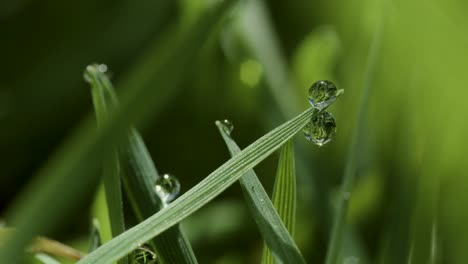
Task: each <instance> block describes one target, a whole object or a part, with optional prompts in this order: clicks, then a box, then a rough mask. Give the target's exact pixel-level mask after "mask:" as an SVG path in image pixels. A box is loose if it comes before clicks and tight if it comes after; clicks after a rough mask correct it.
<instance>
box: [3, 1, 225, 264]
mask: <svg viewBox="0 0 468 264" xmlns="http://www.w3.org/2000/svg"><path fill="white" fill-rule="evenodd" d="M231 4H232V1H224V2H222V3H221V4H219V5H217V6H216V7H215V8H213V9H212V10H209V12H207V14H206V15H204V16H202V17H201V18H200V21H198V22H197V23H195V24H194V25H193V27H191V28H190V29H188V30H187V31H186V33H185V34H182V35H181V37H180V39H179V40H178V41H177V42H175V43H176V44H174V45H172V46H171V47H170V50H168V51H167V54H168V55H167V56H166V57H165V58H164V59H163V60H162V61H161V63H160V64H159V65H158V66H157V67H155V68H154V72H155V74H154V76H158V78H159V80H158V82H157V83H159V85H160V86H159V87H157V89H155V88H154V87H148V86H144V87H132V88H133V89H128V90H126V91H125V93H124V94H123V95H122V97H121V98H122V101H121V102H122V103H121V105H120V107H119V109H117V110H116V111H115V113H114V114H113V115H111V116H110V118H109V120H108V122H105V124H103V126H102V128H101V129H100V130H99V131H98V132H97V133H96V130H95V124H94V123H93V121H92V118H91V117H88V118H87V119H86V121H85V122H84V123H83V124H82V125H81V126H80V127H79V128H78V129H77V131H76V133H75V134H74V135H73V136H72V137H71V138H69V139H68V140H67V142H65V144H64V146H63V147H62V148H60V149H59V151H58V152H57V153H56V154H55V155H54V156H53V157H52V159H51V160H50V161H49V162H48V163H47V164H46V165H45V167H43V168H42V169H41V170H40V171H39V172H38V174H37V175H36V177H35V178H34V180H33V181H32V182H31V183H30V184H29V185H28V186H27V188H26V189H25V190H24V191H23V193H22V194H21V195H20V196H19V198H18V199H17V200H16V201H15V202H14V203H13V205H12V207H10V208H9V210H8V211H7V220H8V221H9V222H10V223H12V224H14V225H15V226H16V227H17V230H18V232H17V233H15V235H14V236H12V237H9V238H7V241H5V244H4V246H2V247H1V248H0V263H15V261H16V259H18V258H19V257H20V256H21V253H22V250H23V248H24V247H25V245H27V243H28V242H29V241H30V240H31V239H32V237H33V236H34V235H36V234H39V233H46V232H47V231H48V230H51V229H52V228H53V226H54V225H55V224H57V223H58V222H59V221H60V220H61V219H62V218H63V217H64V216H65V215H64V214H62V212H64V211H66V210H69V208H73V206H74V205H75V204H76V203H77V202H78V201H79V200H80V199H81V197H82V195H83V193H85V192H86V191H88V190H90V189H91V188H93V187H95V186H96V185H97V181H98V179H96V178H95V177H94V175H95V173H96V172H97V170H98V168H99V165H100V157H103V156H107V155H109V153H111V151H112V147H113V146H114V145H115V143H116V142H118V141H119V140H121V139H123V138H124V137H125V135H126V131H125V129H126V128H128V127H129V126H130V124H132V123H133V124H140V123H141V122H143V121H144V120H147V119H148V118H149V117H150V116H151V115H152V114H153V113H155V112H157V111H158V110H159V109H160V108H159V107H161V106H160V105H158V104H157V102H159V101H160V100H163V98H164V96H165V95H166V94H168V93H169V91H171V90H173V89H174V87H175V86H176V85H177V84H178V83H179V82H180V80H182V79H183V76H184V73H186V72H187V71H188V70H189V67H186V65H187V64H189V65H190V62H192V60H193V59H194V58H195V56H196V55H197V53H198V52H199V50H200V48H201V47H202V44H203V42H204V40H206V39H207V37H208V36H209V34H210V32H211V30H212V28H213V26H214V25H216V24H217V22H219V20H220V19H221V18H222V17H223V15H224V14H225V12H226V10H227V9H228V8H229V7H230V6H231ZM44 210H46V212H47V213H44ZM32 219H34V223H32V222H31V221H32Z"/></svg>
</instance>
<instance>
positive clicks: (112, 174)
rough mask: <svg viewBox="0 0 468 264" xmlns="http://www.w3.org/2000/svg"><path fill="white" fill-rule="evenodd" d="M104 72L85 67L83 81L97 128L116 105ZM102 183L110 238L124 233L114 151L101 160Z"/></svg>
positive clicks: (121, 261) (118, 170)
mask: <svg viewBox="0 0 468 264" xmlns="http://www.w3.org/2000/svg"><path fill="white" fill-rule="evenodd" d="M106 70H107V66H105V65H90V66H88V67H86V70H85V74H84V76H85V80H86V81H87V82H88V83H89V84H90V85H91V95H92V98H93V104H94V110H95V112H96V119H97V123H98V126H100V125H101V124H102V123H105V122H106V120H107V119H108V118H109V115H110V113H112V108H114V107H116V105H115V104H116V103H117V102H116V101H117V99H116V98H115V96H114V97H112V96H108V94H106V93H105V90H109V89H113V87H112V84H111V82H110V81H109V79H108V78H107V77H106V76H105V74H104V72H105V71H106ZM109 102H112V103H109ZM102 181H103V183H104V190H105V194H106V205H107V209H108V216H109V221H110V227H111V233H112V237H115V236H117V235H119V234H121V233H123V232H124V231H125V222H124V214H123V202H122V184H121V179H120V167H119V160H118V156H117V151H116V150H114V151H113V152H112V153H110V155H109V157H105V158H104V160H103V172H102ZM127 262H128V261H127V259H126V258H124V259H122V260H120V261H119V263H121V264H125V263H127Z"/></svg>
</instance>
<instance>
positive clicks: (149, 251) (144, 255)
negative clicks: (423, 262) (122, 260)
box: [132, 244, 157, 264]
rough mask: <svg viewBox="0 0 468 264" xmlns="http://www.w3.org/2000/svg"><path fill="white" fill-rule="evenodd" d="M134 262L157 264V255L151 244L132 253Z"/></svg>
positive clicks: (140, 246) (143, 245)
mask: <svg viewBox="0 0 468 264" xmlns="http://www.w3.org/2000/svg"><path fill="white" fill-rule="evenodd" d="M132 255H133V256H132V258H133V262H132V263H136V264H155V263H157V255H156V253H154V250H153V248H152V247H151V246H150V245H149V244H142V245H139V246H138V247H137V248H136V249H135V250H134V251H133V253H132Z"/></svg>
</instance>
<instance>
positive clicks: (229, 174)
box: [79, 108, 318, 264]
mask: <svg viewBox="0 0 468 264" xmlns="http://www.w3.org/2000/svg"><path fill="white" fill-rule="evenodd" d="M317 113H318V110H316V109H314V108H310V109H307V110H306V111H304V112H302V113H301V114H299V115H298V116H296V117H295V118H293V119H291V120H289V121H288V122H286V123H284V124H282V125H281V126H279V127H277V128H276V129H274V130H272V131H270V132H269V133H267V134H266V135H264V136H263V137H261V138H259V139H258V140H256V141H255V142H254V143H252V144H251V145H249V146H248V147H247V148H245V149H244V150H243V151H241V152H240V153H239V154H237V155H236V156H234V157H233V158H231V159H230V160H228V161H227V162H226V163H224V164H223V165H222V166H221V167H219V168H218V169H216V170H215V171H213V172H212V173H211V174H210V175H208V176H207V177H206V178H205V179H204V180H203V181H201V182H200V183H198V184H197V185H195V186H194V187H193V188H192V189H190V190H189V191H187V192H186V193H185V194H183V195H182V196H180V197H179V198H177V199H176V200H175V201H173V202H172V203H170V204H169V205H168V206H167V207H165V208H164V209H162V210H161V211H159V212H158V213H156V214H155V215H153V216H151V217H150V218H148V219H146V220H145V221H143V222H142V223H140V224H138V225H137V226H135V227H133V228H131V229H129V230H127V231H126V232H125V233H123V234H121V235H120V236H118V237H116V238H114V239H112V240H111V241H109V242H108V243H106V244H104V245H103V246H102V247H100V248H98V249H97V250H96V251H94V252H93V253H91V254H89V255H88V256H87V257H85V258H84V259H82V260H81V261H80V262H79V263H80V264H91V263H102V264H105V263H111V262H112V261H114V260H117V259H119V258H121V257H123V256H125V255H126V254H127V253H128V252H130V251H131V250H133V249H135V248H136V247H137V246H138V244H142V243H144V242H146V241H148V240H150V239H151V238H153V237H155V236H157V235H159V234H161V233H162V232H164V231H165V230H167V229H168V228H170V227H172V226H174V225H175V224H177V223H178V222H180V221H182V220H183V219H185V218H186V217H188V216H189V215H190V214H192V213H193V212H195V211H196V210H198V209H200V208H201V207H202V206H203V205H205V204H207V203H208V202H209V201H211V200H212V199H213V198H215V197H216V196H217V195H219V194H220V193H222V192H223V191H224V190H225V189H226V188H228V187H229V186H230V185H232V184H233V183H234V182H236V181H237V180H238V179H239V178H240V177H241V176H242V175H244V174H245V173H246V172H247V171H249V170H250V169H252V168H253V167H255V166H256V165H257V164H258V163H260V162H261V161H262V160H264V159H265V158H266V157H267V156H269V155H270V154H271V153H273V152H274V151H275V150H276V149H278V148H279V147H280V146H281V145H283V144H284V143H285V142H286V141H288V140H289V139H290V138H292V137H293V136H294V135H295V134H296V133H297V132H298V131H300V130H301V129H302V128H303V127H304V126H305V125H306V124H307V123H308V122H309V120H310V118H311V117H312V116H314V115H317Z"/></svg>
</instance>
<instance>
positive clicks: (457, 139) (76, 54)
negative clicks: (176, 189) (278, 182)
mask: <svg viewBox="0 0 468 264" xmlns="http://www.w3.org/2000/svg"><path fill="white" fill-rule="evenodd" d="M214 2H216V1H214V0H211V1H209V0H206V1H202V0H178V1H169V0H164V1H156V0H153V1H151V0H141V1H137V2H135V1H129V0H114V1H108V0H104V1H90V0H83V1H72V2H67V1H56V0H55V1H54V0H44V1H33V0H16V1H1V2H0V61H1V63H0V124H1V129H0V160H1V162H0V175H1V176H0V212H4V211H5V210H6V209H7V208H8V206H9V204H10V203H11V202H12V200H13V198H14V197H15V195H17V194H18V193H19V191H20V190H21V188H22V187H23V186H24V185H25V183H26V182H27V181H28V180H30V178H31V177H32V175H34V173H35V172H36V171H37V170H38V169H39V168H40V167H41V165H43V164H44V162H45V161H47V159H48V157H49V156H50V155H51V153H53V151H54V149H56V147H57V146H59V145H60V144H61V143H62V142H63V141H64V139H65V138H66V137H67V135H69V134H70V133H71V132H72V131H73V130H74V129H75V128H76V127H77V125H78V124H79V122H80V121H81V120H82V119H83V118H84V117H85V116H86V115H87V114H89V113H91V111H92V104H91V96H90V91H89V87H88V86H87V85H86V83H85V82H84V81H83V77H82V73H83V70H84V69H85V67H86V65H88V64H90V63H95V62H97V63H105V64H107V65H108V67H109V69H110V71H111V75H112V80H113V82H114V84H115V85H116V88H117V90H119V88H120V87H129V86H132V85H133V83H132V82H131V81H132V80H134V79H132V78H130V77H132V76H144V77H145V78H147V77H148V76H151V74H152V63H155V61H156V62H157V60H158V58H159V57H163V56H164V55H165V50H166V49H167V47H168V46H170V45H171V41H172V40H173V39H174V38H175V37H176V36H177V35H178V34H179V33H180V32H182V31H183V30H185V29H187V28H188V26H189V25H190V24H192V23H193V22H194V21H196V19H197V18H198V17H200V16H203V15H204V11H205V10H206V9H207V8H209V7H210V6H211V5H212V4H213V3H214ZM467 8H468V2H463V1H453V0H449V1H441V0H432V1H421V0H414V1H404V0H381V1H371V0H359V1H336V0H334V1H323V0H317V1H298V0H293V1H279V0H268V1H267V0H264V1H260V0H248V1H241V4H239V5H238V6H237V7H236V8H235V10H233V11H232V12H231V13H230V14H229V15H228V17H227V19H226V20H225V21H224V23H223V24H222V25H221V26H220V27H218V28H217V30H216V31H215V32H213V34H212V37H211V38H210V39H207V40H206V44H205V46H204V48H203V49H202V50H200V52H199V56H198V58H197V61H196V62H195V63H194V64H192V65H186V67H188V68H190V70H189V72H190V74H189V75H187V76H185V78H184V79H183V80H182V82H181V85H179V86H178V87H177V88H176V89H174V91H173V92H172V93H170V95H167V96H166V95H165V96H166V98H165V100H164V104H163V105H162V111H160V112H159V113H158V114H157V115H155V116H154V118H153V119H152V120H151V122H150V123H148V124H146V125H145V126H144V127H142V130H141V132H142V134H143V136H144V139H145V141H146V143H147V146H148V148H149V150H150V152H151V155H152V157H153V159H154V161H155V164H156V166H157V167H158V169H159V171H160V172H163V173H171V174H174V175H176V176H177V177H178V178H179V180H180V181H181V183H182V191H186V190H188V189H189V188H191V187H192V186H193V185H195V184H196V183H197V182H199V181H200V180H202V179H203V178H204V177H205V176H207V175H208V174H209V173H210V172H211V171H213V170H214V169H215V168H217V167H218V166H219V165H221V164H222V163H223V162H224V161H226V160H227V159H228V158H229V155H228V152H227V150H226V149H225V146H224V143H223V142H222V140H221V137H220V136H219V135H218V131H217V129H216V128H215V126H214V121H215V120H219V119H224V118H228V119H230V120H231V121H232V122H233V123H234V125H235V130H234V134H233V136H234V137H235V139H236V140H237V141H238V143H239V145H240V146H246V145H248V144H249V143H251V142H253V141H254V140H255V139H257V138H258V137H260V136H261V135H263V134H264V133H266V132H267V131H269V130H271V129H272V128H274V127H275V126H277V125H279V124H280V123H282V122H284V121H286V120H287V119H289V118H291V117H293V116H294V115H295V114H297V113H299V112H300V111H302V110H303V109H305V108H306V107H308V103H307V89H308V88H309V86H310V85H311V84H312V83H313V82H314V81H316V80H318V79H330V80H333V81H334V82H336V84H337V86H338V87H339V88H343V89H345V94H344V96H342V97H341V98H340V99H339V101H338V102H336V103H335V104H334V105H333V107H332V108H331V112H332V113H333V114H334V115H335V117H336V119H337V124H338V132H337V135H336V137H335V139H334V140H333V141H332V142H331V143H329V144H328V145H326V146H324V147H321V148H319V147H317V146H314V145H312V144H311V143H310V142H308V141H306V140H305V139H304V137H302V135H300V136H298V137H296V140H295V144H296V158H297V163H298V188H299V189H298V190H299V193H298V203H299V204H298V206H299V208H298V227H297V232H296V240H297V242H298V244H299V246H300V247H301V249H302V251H303V254H304V255H305V257H306V258H307V259H308V260H309V261H310V262H311V263H321V262H322V261H323V258H324V256H325V251H326V248H327V243H328V237H329V229H330V223H331V219H332V212H333V208H334V204H335V200H336V199H335V198H336V192H337V190H338V188H339V184H340V182H341V180H340V179H341V175H342V172H343V166H344V163H345V162H346V153H347V149H348V147H349V143H350V138H351V136H352V135H351V134H352V131H353V128H354V126H355V121H356V120H355V117H356V112H357V106H358V105H359V101H360V98H361V89H362V86H363V83H364V81H365V78H366V77H365V71H366V61H367V57H368V53H369V47H370V44H371V40H372V37H373V35H374V34H375V33H376V31H377V30H380V31H381V33H382V35H381V41H380V49H379V54H378V60H377V63H376V64H375V67H374V68H373V69H372V70H373V72H374V75H373V82H372V85H371V97H370V100H371V101H370V108H369V109H367V111H366V112H367V119H366V121H367V122H366V126H365V128H364V132H363V138H364V140H363V141H362V142H360V153H359V155H360V156H359V157H358V160H359V164H358V178H357V182H356V186H355V191H354V193H353V195H352V200H351V208H350V212H349V232H348V237H347V240H346V243H345V249H346V250H345V254H344V256H343V257H344V263H348V262H349V263H348V264H351V263H354V262H351V261H355V260H356V259H358V262H356V263H467V262H468V251H467V250H465V249H466V245H468V225H467V224H466V223H468V210H466V208H465V207H466V206H468V192H467V191H466V189H467V188H468V178H467V177H468V175H467V173H466V171H467V169H468V168H467V166H468V163H467V162H466V156H465V154H464V153H465V150H466V148H467V147H468V144H467V140H466V139H465V137H466V135H468V133H467V132H468V122H467V121H468V120H466V117H465V114H466V113H468V108H467V106H466V103H465V101H466V97H467V96H468V91H467V88H466V84H467V83H468V74H467V73H466V71H467V69H468V53H467V51H466V48H467V47H468V30H467V28H468V18H467V17H466V15H465V11H464V10H468V9H467ZM379 25H380V26H379ZM122 83H125V84H126V86H123V85H120V84H122ZM135 85H138V84H137V83H135ZM151 85H153V86H154V89H158V83H152V84H151ZM200 150H202V151H203V152H204V155H197V154H196V153H198V152H199V151H200ZM276 160H277V157H276V156H273V157H271V158H269V159H267V160H266V161H265V162H263V163H262V164H261V165H260V166H259V167H258V168H257V169H256V171H257V173H258V175H259V177H260V178H261V180H262V182H263V183H264V186H265V187H266V189H267V190H269V191H270V192H271V189H272V185H273V180H274V175H275V170H276ZM93 196H94V192H90V193H89V194H88V195H84V196H83V197H82V202H81V205H80V207H79V208H70V210H69V212H67V216H66V219H68V220H67V221H64V222H63V223H62V224H61V225H60V226H57V227H56V228H55V233H53V234H50V236H52V237H54V238H56V239H59V240H61V241H66V242H68V241H77V240H80V239H81V240H82V239H84V238H85V237H86V234H87V232H88V229H89V207H90V203H91V201H92V199H93ZM0 215H1V213H0ZM183 226H184V229H185V230H186V231H187V233H188V235H189V237H190V239H191V241H192V243H193V247H194V250H195V254H196V255H197V257H198V259H199V261H200V263H258V259H259V256H260V253H261V247H262V240H261V237H260V235H259V233H258V231H257V229H256V227H255V224H254V221H253V220H252V218H251V217H250V216H249V215H248V212H247V211H246V207H245V205H244V204H243V199H242V195H241V194H240V188H239V187H238V186H237V185H234V186H233V187H231V188H230V189H229V190H228V191H227V192H226V193H225V194H223V195H222V196H221V197H219V198H218V199H216V200H215V201H213V202H212V203H210V204H209V205H208V206H206V207H205V208H203V209H202V210H201V211H200V212H198V213H196V214H195V215H193V216H192V217H190V218H189V219H188V220H186V221H184V222H183ZM70 243H72V242H70ZM346 261H348V262H346ZM408 261H409V262H408ZM430 261H433V262H430Z"/></svg>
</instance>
